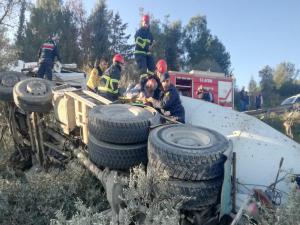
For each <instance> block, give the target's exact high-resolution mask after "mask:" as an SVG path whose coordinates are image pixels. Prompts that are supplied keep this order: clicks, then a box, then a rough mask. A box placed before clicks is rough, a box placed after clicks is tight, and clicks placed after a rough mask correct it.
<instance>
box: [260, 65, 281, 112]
mask: <svg viewBox="0 0 300 225" xmlns="http://www.w3.org/2000/svg"><path fill="white" fill-rule="evenodd" d="M258 73H259V77H260V78H261V80H260V88H261V92H262V96H263V99H264V106H267V107H269V106H277V105H278V104H279V102H280V96H279V95H278V94H277V93H276V91H275V83H274V81H273V73H274V71H273V69H272V68H271V67H270V66H265V67H264V68H263V69H262V70H260V71H259V72H258Z"/></svg>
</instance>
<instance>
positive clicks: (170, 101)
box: [146, 72, 185, 123]
mask: <svg viewBox="0 0 300 225" xmlns="http://www.w3.org/2000/svg"><path fill="white" fill-rule="evenodd" d="M160 81H161V84H162V92H161V95H160V98H159V100H156V99H154V98H148V99H146V102H150V103H152V105H153V107H154V108H156V109H159V110H161V111H162V113H163V114H164V115H166V116H171V117H173V118H174V119H175V120H177V121H178V122H181V123H185V111H184V108H183V106H182V104H181V100H180V96H179V94H178V91H177V90H176V88H175V86H174V85H173V84H171V82H170V75H169V73H168V72H166V73H164V74H162V75H161V77H160Z"/></svg>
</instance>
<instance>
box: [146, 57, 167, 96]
mask: <svg viewBox="0 0 300 225" xmlns="http://www.w3.org/2000/svg"><path fill="white" fill-rule="evenodd" d="M167 69H168V66H167V62H166V61H165V60H163V59H160V60H158V62H157V64H156V73H155V74H154V75H149V76H148V77H147V78H146V81H145V82H146V83H145V85H144V86H142V87H141V92H142V93H143V94H142V96H144V97H145V98H149V97H153V98H155V99H157V100H158V99H159V97H160V91H161V90H162V85H161V82H160V76H161V74H164V73H166V72H167ZM149 95H151V96H149Z"/></svg>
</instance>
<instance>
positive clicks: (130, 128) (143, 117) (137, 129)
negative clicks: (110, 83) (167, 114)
mask: <svg viewBox="0 0 300 225" xmlns="http://www.w3.org/2000/svg"><path fill="white" fill-rule="evenodd" d="M157 117H158V118H159V114H158V113H157V112H156V111H155V110H153V111H149V110H147V109H144V108H141V107H137V106H131V105H125V104H115V105H106V106H97V107H94V108H93V109H92V110H91V111H90V113H89V119H88V121H89V122H88V128H89V132H90V134H92V135H93V136H94V137H95V138H96V139H97V140H101V141H105V142H109V143H115V144H134V143H142V142H145V141H147V138H148V135H149V128H150V124H151V121H153V120H156V118H157Z"/></svg>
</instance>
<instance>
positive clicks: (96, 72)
mask: <svg viewBox="0 0 300 225" xmlns="http://www.w3.org/2000/svg"><path fill="white" fill-rule="evenodd" d="M107 67H108V62H107V60H106V59H105V58H101V59H100V60H99V59H96V61H95V64H94V68H93V69H92V71H91V73H90V76H89V79H88V81H87V84H86V85H87V88H88V90H89V91H93V92H97V88H98V87H99V84H100V78H101V76H102V75H103V73H104V71H105V70H106V69H107Z"/></svg>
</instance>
